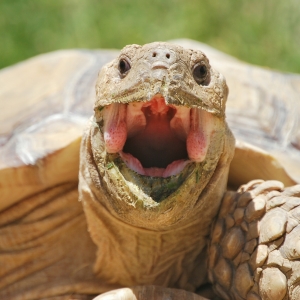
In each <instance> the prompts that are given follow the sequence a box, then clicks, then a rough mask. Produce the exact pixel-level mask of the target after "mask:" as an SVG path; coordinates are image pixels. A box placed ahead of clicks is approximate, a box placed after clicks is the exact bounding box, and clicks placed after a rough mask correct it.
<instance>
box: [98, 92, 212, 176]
mask: <svg viewBox="0 0 300 300" xmlns="http://www.w3.org/2000/svg"><path fill="white" fill-rule="evenodd" d="M103 120H104V141H105V147H106V151H107V153H111V154H112V153H119V155H120V156H121V158H122V160H123V161H124V162H125V164H126V165H127V167H128V168H130V169H131V170H133V171H135V172H137V173H138V174H140V175H145V176H150V177H164V178H166V177H170V176H173V175H178V174H179V173H180V172H181V171H182V170H183V169H184V168H185V166H186V165H187V164H189V163H191V162H202V161H203V160H204V159H205V156H206V153H207V149H208V146H209V143H210V138H211V134H212V132H213V129H214V128H213V116H212V115H211V114H210V113H208V112H207V111H205V110H202V109H199V108H188V107H183V106H175V105H167V104H166V101H165V99H164V97H163V96H162V95H160V94H157V95H155V96H154V97H153V98H152V99H151V100H150V101H147V102H132V103H129V104H120V103H114V104H110V105H108V106H106V107H105V108H104V111H103Z"/></svg>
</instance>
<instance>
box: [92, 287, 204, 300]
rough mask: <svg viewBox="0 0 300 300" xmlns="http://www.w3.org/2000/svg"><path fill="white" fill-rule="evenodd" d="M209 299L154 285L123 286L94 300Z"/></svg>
mask: <svg viewBox="0 0 300 300" xmlns="http://www.w3.org/2000/svg"><path fill="white" fill-rule="evenodd" d="M150 299H155V300H208V299H207V298H203V297H201V296H199V295H197V294H194V293H191V292H187V291H185V290H179V289H171V288H164V287H160V286H154V285H146V286H136V287H131V288H122V289H117V290H113V291H110V292H107V293H105V294H102V295H100V296H98V297H96V298H94V300H150Z"/></svg>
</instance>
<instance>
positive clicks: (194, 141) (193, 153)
mask: <svg viewBox="0 0 300 300" xmlns="http://www.w3.org/2000/svg"><path fill="white" fill-rule="evenodd" d="M212 118H213V117H212V116H211V114H210V113H208V112H206V111H205V110H202V109H196V108H192V109H191V125H190V126H191V127H190V131H189V134H188V137H187V141H186V144H187V152H188V155H189V158H190V159H191V160H193V161H196V162H201V161H203V160H204V158H205V156H206V152H207V149H208V146H209V142H210V135H211V133H212V130H213V119H212Z"/></svg>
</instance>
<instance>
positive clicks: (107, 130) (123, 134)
mask: <svg viewBox="0 0 300 300" xmlns="http://www.w3.org/2000/svg"><path fill="white" fill-rule="evenodd" d="M103 120H104V141H105V146H106V151H107V152H108V153H117V152H119V151H121V150H122V149H123V147H124V144H125V142H126V139H127V128H126V106H125V104H120V103H114V104H110V105H108V106H106V107H105V108H104V112H103Z"/></svg>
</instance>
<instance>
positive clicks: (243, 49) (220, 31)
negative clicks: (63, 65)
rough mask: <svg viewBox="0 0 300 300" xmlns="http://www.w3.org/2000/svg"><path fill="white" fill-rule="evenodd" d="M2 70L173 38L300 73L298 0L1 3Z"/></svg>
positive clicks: (12, 0) (22, 0) (7, 0)
mask: <svg viewBox="0 0 300 300" xmlns="http://www.w3.org/2000/svg"><path fill="white" fill-rule="evenodd" d="M0 36H1V40H0V68H3V67H5V66H8V65H11V64H13V63H15V62H18V61H20V60H24V59H26V58H28V57H31V56H34V55H37V54H40V53H44V52H49V51H52V50H57V49H62V48H122V47H123V46H124V45H126V44H129V43H137V44H144V43H148V42H153V41H158V40H160V41H165V40H169V39H174V38H182V37H185V38H191V39H195V40H198V41H202V42H205V43H207V44H209V45H211V46H213V47H216V48H218V49H219V50H222V51H224V52H226V53H229V54H231V55H234V56H236V57H238V58H240V59H242V60H245V61H248V62H250V63H254V64H258V65H262V66H265V67H270V68H275V69H279V70H282V71H289V72H298V73H300V2H299V0H278V1H276V0H251V1H249V0H206V1H205V0H181V1H180V0H164V1H159V0H149V1H142V0H132V1H128V0H1V1H0Z"/></svg>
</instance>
